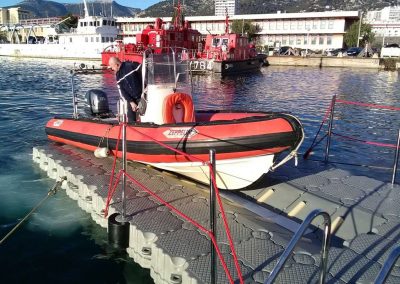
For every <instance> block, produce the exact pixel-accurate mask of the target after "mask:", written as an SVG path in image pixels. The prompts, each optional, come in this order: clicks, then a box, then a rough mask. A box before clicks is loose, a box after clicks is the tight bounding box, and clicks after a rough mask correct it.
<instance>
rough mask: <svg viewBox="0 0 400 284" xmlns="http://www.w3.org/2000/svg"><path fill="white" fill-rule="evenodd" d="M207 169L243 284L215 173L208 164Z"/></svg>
mask: <svg viewBox="0 0 400 284" xmlns="http://www.w3.org/2000/svg"><path fill="white" fill-rule="evenodd" d="M208 167H209V168H210V173H211V179H212V183H213V186H214V188H215V193H216V194H215V196H216V197H217V201H218V205H219V208H220V210H221V215H222V220H223V221H224V227H225V232H226V235H227V237H228V240H229V246H230V247H231V251H232V256H233V260H234V263H235V267H236V271H237V273H238V276H239V280H240V284H243V276H242V271H241V270H240V266H239V260H238V258H237V255H236V251H235V247H234V245H233V240H232V236H231V232H230V230H229V225H228V222H227V220H226V215H225V210H224V206H223V204H222V201H221V196H220V194H219V189H218V186H217V181H216V179H215V173H214V171H213V168H212V165H211V164H210V163H208Z"/></svg>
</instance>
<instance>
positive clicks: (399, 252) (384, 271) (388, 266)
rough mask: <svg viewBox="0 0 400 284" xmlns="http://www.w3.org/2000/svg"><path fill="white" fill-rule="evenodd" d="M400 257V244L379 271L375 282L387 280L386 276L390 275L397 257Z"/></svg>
mask: <svg viewBox="0 0 400 284" xmlns="http://www.w3.org/2000/svg"><path fill="white" fill-rule="evenodd" d="M399 257H400V246H399V247H397V248H395V249H393V250H392V252H391V253H390V254H389V256H388V258H387V259H386V261H385V263H384V264H383V266H382V268H381V271H379V274H378V276H377V277H376V279H375V282H374V283H375V284H383V283H385V281H386V278H387V277H388V276H389V274H390V272H391V271H392V269H393V266H394V264H395V263H396V261H397V259H398V258H399Z"/></svg>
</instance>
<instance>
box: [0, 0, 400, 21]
mask: <svg viewBox="0 0 400 284" xmlns="http://www.w3.org/2000/svg"><path fill="white" fill-rule="evenodd" d="M177 1H178V0H165V1H160V2H158V3H156V4H154V5H152V6H150V7H148V8H147V9H145V10H141V9H139V8H133V7H127V6H122V5H120V4H118V3H117V2H115V1H112V2H111V3H110V2H108V3H105V2H104V1H92V2H88V10H89V14H90V15H111V11H112V14H113V15H114V16H119V17H135V16H137V17H170V16H172V15H173V13H174V10H175V9H174V8H173V4H176V3H177ZM181 2H182V3H184V5H182V6H183V11H184V14H185V15H186V16H210V15H214V0H191V1H181ZM396 4H398V1H397V0H388V1H387V0H386V1H385V0H378V1H375V0H350V1H345V0H270V1H268V2H267V1H263V0H240V1H239V7H238V13H237V14H271V13H277V11H281V12H288V13H296V12H321V11H326V10H342V11H350V10H352V11H354V10H363V11H366V10H374V9H382V8H383V7H386V6H391V5H392V6H393V5H396ZM10 7H21V8H22V9H24V10H27V11H29V12H30V13H31V15H32V16H33V17H38V18H39V17H58V16H64V15H66V14H68V13H72V14H74V15H80V16H83V10H84V9H83V1H82V3H77V4H70V3H64V4H63V3H58V2H54V1H47V0H24V1H22V2H20V3H18V4H16V5H13V6H8V7H5V8H10Z"/></svg>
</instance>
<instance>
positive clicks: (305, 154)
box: [303, 100, 337, 160]
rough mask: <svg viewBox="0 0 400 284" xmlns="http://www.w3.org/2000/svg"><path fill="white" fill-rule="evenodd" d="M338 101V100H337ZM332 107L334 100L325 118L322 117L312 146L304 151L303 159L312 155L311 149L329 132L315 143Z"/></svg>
mask: <svg viewBox="0 0 400 284" xmlns="http://www.w3.org/2000/svg"><path fill="white" fill-rule="evenodd" d="M336 101H337V100H336ZM332 107H333V100H332V101H331V103H330V105H329V107H328V109H327V110H326V112H325V115H324V118H323V119H322V122H321V124H320V126H319V129H318V131H317V134H315V137H314V140H313V142H312V143H311V146H310V147H309V148H308V149H307V151H306V152H305V153H304V155H303V159H304V160H306V159H307V158H308V156H310V154H311V151H312V150H313V149H314V148H315V147H316V146H317V145H318V144H319V143H321V141H322V140H323V139H324V138H325V137H326V136H327V134H326V135H324V136H323V137H322V139H320V140H319V141H318V142H317V143H315V141H316V140H317V137H318V134H319V133H320V132H321V129H322V126H324V124H325V122H326V120H327V119H328V117H329V114H330V113H331V111H332Z"/></svg>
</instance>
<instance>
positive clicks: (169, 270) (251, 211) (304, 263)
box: [33, 144, 400, 284]
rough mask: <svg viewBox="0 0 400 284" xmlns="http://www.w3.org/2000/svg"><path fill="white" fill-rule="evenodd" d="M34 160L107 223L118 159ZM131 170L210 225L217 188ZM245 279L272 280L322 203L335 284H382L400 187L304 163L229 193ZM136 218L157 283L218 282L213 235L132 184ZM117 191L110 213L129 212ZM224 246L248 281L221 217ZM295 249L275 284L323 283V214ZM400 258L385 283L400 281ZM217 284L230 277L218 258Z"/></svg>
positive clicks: (137, 246) (137, 245) (75, 154)
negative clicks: (376, 283) (326, 216)
mask: <svg viewBox="0 0 400 284" xmlns="http://www.w3.org/2000/svg"><path fill="white" fill-rule="evenodd" d="M33 160H34V161H35V162H36V163H37V164H38V166H39V167H40V168H41V169H42V170H43V171H45V172H47V174H48V176H49V177H50V178H53V179H59V178H60V177H63V176H65V177H66V178H67V179H66V181H64V182H63V184H62V187H63V188H64V189H65V190H66V193H67V195H68V196H69V197H70V198H72V199H74V200H76V201H77V202H78V205H79V206H80V207H81V208H82V209H83V210H85V211H86V212H88V213H89V214H90V215H91V216H92V219H93V220H94V221H95V222H96V223H98V224H99V225H100V226H102V227H105V228H106V227H107V225H108V222H107V219H106V218H104V209H105V208H106V199H107V194H108V186H109V182H110V174H111V170H112V166H113V158H112V157H108V158H103V159H98V158H95V157H94V155H93V153H91V152H87V151H84V150H79V149H76V148H73V147H71V146H65V145H63V146H61V145H56V144H50V145H48V146H45V147H35V148H33ZM127 172H128V174H129V175H131V176H132V177H133V178H135V179H136V180H137V181H139V182H141V183H143V184H146V186H147V187H148V188H150V189H151V190H152V191H153V192H154V193H156V194H157V195H158V196H160V197H161V198H162V199H164V200H165V201H167V202H168V203H169V204H171V205H172V206H174V207H175V208H177V209H178V210H179V211H181V212H182V213H184V214H186V215H187V216H189V217H190V218H192V219H193V220H195V221H196V222H198V223H199V224H201V225H202V226H204V227H205V228H209V227H210V213H209V212H210V210H209V206H210V205H209V188H208V187H207V186H204V185H198V184H195V183H193V182H190V181H187V180H185V179H182V178H180V177H177V176H175V175H172V174H170V173H166V172H161V171H158V170H156V169H154V168H152V167H148V166H145V165H142V164H138V163H132V162H129V163H128V170H127ZM222 197H223V203H224V208H225V212H226V215H227V222H228V225H229V228H230V231H231V234H232V238H233V243H234V246H235V251H236V255H237V258H238V261H239V265H240V271H241V274H242V275H243V280H244V283H264V282H265V281H266V280H267V279H268V277H269V276H270V273H271V271H272V270H273V268H274V266H275V265H276V263H277V262H278V259H279V257H280V256H281V254H282V253H283V252H284V250H285V248H286V247H287V246H288V243H289V242H290V240H291V238H292V237H293V235H294V232H295V231H296V230H297V229H298V228H299V226H300V223H301V222H302V220H304V219H305V218H306V216H307V215H308V213H310V212H311V211H313V210H314V209H318V208H320V209H323V210H324V211H326V212H327V213H329V215H330V216H331V219H332V228H333V230H334V235H332V239H331V246H330V249H329V255H328V265H327V274H326V278H325V279H326V283H374V281H375V279H376V277H377V276H378V273H379V272H380V270H381V268H382V267H383V265H384V263H385V261H386V260H387V258H388V256H389V254H390V252H391V251H392V250H393V249H395V248H397V247H398V246H399V245H400V238H399V236H400V221H399V220H400V206H399V204H400V186H398V185H396V184H395V185H391V184H390V183H384V182H381V181H378V180H375V179H373V178H370V177H367V176H363V175H354V174H351V173H350V172H349V171H347V170H344V169H338V168H336V167H334V166H332V165H325V164H324V165H322V164H320V163H319V162H315V161H303V162H301V163H300V165H299V167H298V168H294V167H291V166H290V165H285V166H283V167H282V168H280V169H278V170H276V172H274V173H271V174H270V175H268V177H267V178H266V179H265V183H264V184H260V185H259V186H258V187H255V189H252V190H246V191H242V192H226V191H224V192H223V193H222ZM126 198H127V199H126V200H127V201H126V210H127V211H126V214H127V216H129V217H130V220H129V223H130V231H129V232H130V234H129V235H130V237H129V247H128V248H127V252H128V254H129V256H130V257H132V258H133V259H134V261H135V262H137V263H138V264H140V265H141V266H142V267H144V268H149V269H150V273H151V276H152V278H153V279H154V282H155V283H173V284H177V283H190V284H192V283H211V269H210V267H211V253H210V252H211V242H210V238H209V236H207V234H205V233H203V232H202V231H200V230H199V229H198V228H197V227H195V226H194V225H193V224H192V223H190V222H188V221H186V220H185V219H183V218H181V216H179V215H178V214H176V213H175V212H173V211H171V210H170V209H169V208H168V207H166V206H165V205H163V204H160V203H159V202H158V201H157V199H155V198H154V197H153V196H151V195H150V194H148V193H147V192H144V191H142V190H141V189H140V188H138V187H137V186H135V185H134V184H132V183H130V182H128V183H127V190H126ZM121 210H122V202H121V189H120V188H119V189H117V191H116V193H115V195H114V197H113V199H112V201H111V205H110V208H109V215H111V214H112V213H115V212H121ZM217 215H218V218H217V228H218V230H217V234H216V239H217V242H218V246H219V248H220V250H221V252H222V255H223V256H224V259H225V261H226V265H227V268H228V269H229V271H230V272H231V273H232V278H233V280H234V283H240V281H239V276H238V273H237V272H236V270H235V264H234V261H233V257H232V253H231V251H230V248H229V242H228V238H227V235H226V233H225V231H224V230H223V225H222V219H221V214H217ZM312 224H313V225H314V226H313V227H310V228H309V229H308V231H307V233H306V234H305V236H304V237H303V238H302V239H301V241H300V242H299V243H298V244H297V245H296V247H295V249H294V251H293V253H291V254H290V257H289V258H288V260H287V262H286V264H285V266H284V267H283V269H282V270H281V271H280V273H279V274H278V276H277V278H276V281H275V283H290V284H293V283H316V282H318V279H319V274H320V267H319V264H320V262H321V243H322V229H323V225H322V218H317V219H315V220H314V222H313V223H312ZM399 265H400V262H398V263H396V265H395V266H394V267H393V269H392V270H391V272H390V275H389V276H388V278H387V279H386V282H385V283H400V267H399ZM216 268H217V278H216V281H215V283H229V279H228V276H227V275H226V273H225V271H224V269H223V267H222V266H221V264H220V261H219V259H217V265H216Z"/></svg>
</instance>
